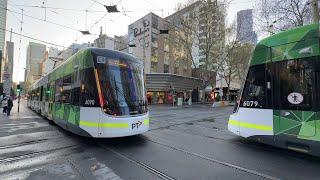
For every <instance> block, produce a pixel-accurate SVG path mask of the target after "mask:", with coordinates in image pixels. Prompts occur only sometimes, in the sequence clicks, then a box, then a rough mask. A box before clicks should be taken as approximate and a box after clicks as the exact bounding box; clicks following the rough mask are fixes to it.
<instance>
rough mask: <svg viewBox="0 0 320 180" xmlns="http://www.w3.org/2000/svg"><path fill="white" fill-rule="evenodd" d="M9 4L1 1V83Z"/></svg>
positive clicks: (6, 0) (5, 0) (4, 0)
mask: <svg viewBox="0 0 320 180" xmlns="http://www.w3.org/2000/svg"><path fill="white" fill-rule="evenodd" d="M7 2H8V0H0V7H1V8H0V28H1V29H3V30H1V29H0V82H1V79H2V73H3V56H4V54H5V49H4V46H5V36H6V31H5V29H6V19H7V11H6V10H5V9H6V8H7ZM0 93H1V92H0Z"/></svg>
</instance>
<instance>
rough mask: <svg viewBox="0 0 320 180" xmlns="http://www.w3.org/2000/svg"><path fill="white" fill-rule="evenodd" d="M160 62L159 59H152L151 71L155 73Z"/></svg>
mask: <svg viewBox="0 0 320 180" xmlns="http://www.w3.org/2000/svg"><path fill="white" fill-rule="evenodd" d="M157 67H158V62H157V61H151V72H153V73H155V72H157Z"/></svg>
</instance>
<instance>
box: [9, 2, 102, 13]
mask: <svg viewBox="0 0 320 180" xmlns="http://www.w3.org/2000/svg"><path fill="white" fill-rule="evenodd" d="M8 4H9V5H11V6H17V7H27V8H42V9H43V8H47V9H55V10H64V11H78V12H85V11H86V10H87V9H70V8H62V7H52V6H38V5H28V4H11V3H8ZM88 12H89V13H102V12H105V11H94V10H88Z"/></svg>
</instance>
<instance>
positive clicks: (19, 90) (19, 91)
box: [17, 84, 21, 112]
mask: <svg viewBox="0 0 320 180" xmlns="http://www.w3.org/2000/svg"><path fill="white" fill-rule="evenodd" d="M17 92H18V112H20V99H21V87H20V84H18V85H17Z"/></svg>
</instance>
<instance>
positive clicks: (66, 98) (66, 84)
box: [61, 75, 72, 103]
mask: <svg viewBox="0 0 320 180" xmlns="http://www.w3.org/2000/svg"><path fill="white" fill-rule="evenodd" d="M71 85H72V76H71V75H69V76H66V77H64V78H63V81H62V93H61V101H62V102H63V103H71Z"/></svg>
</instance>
